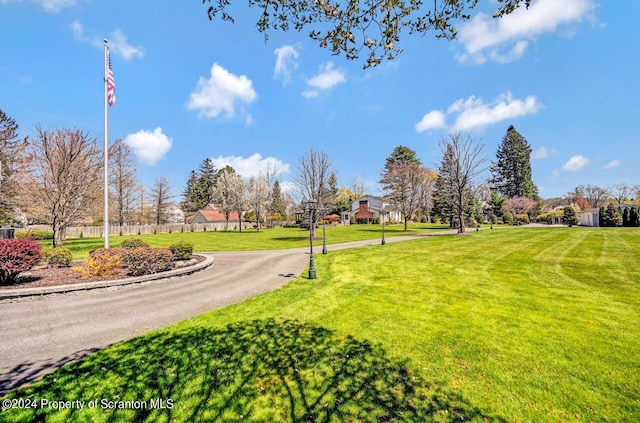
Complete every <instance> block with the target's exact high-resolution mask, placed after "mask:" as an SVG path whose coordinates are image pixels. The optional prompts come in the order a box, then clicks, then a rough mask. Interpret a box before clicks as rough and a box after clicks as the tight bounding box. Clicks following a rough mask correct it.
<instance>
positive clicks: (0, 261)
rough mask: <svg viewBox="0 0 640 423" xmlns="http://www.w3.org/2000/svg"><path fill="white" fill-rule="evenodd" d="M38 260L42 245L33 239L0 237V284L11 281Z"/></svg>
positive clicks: (40, 255) (40, 257)
mask: <svg viewBox="0 0 640 423" xmlns="http://www.w3.org/2000/svg"><path fill="white" fill-rule="evenodd" d="M40 260H42V247H40V244H38V243H37V242H36V241H34V240H33V239H31V238H24V239H0V285H5V284H8V283H13V282H14V281H15V280H16V278H17V277H18V275H19V274H20V273H22V272H26V271H27V270H29V269H31V268H32V267H33V266H35V265H36V264H38V263H39V262H40Z"/></svg>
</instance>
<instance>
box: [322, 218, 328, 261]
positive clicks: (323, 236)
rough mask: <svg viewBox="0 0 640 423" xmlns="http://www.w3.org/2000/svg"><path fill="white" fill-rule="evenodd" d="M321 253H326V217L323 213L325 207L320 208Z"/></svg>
mask: <svg viewBox="0 0 640 423" xmlns="http://www.w3.org/2000/svg"><path fill="white" fill-rule="evenodd" d="M321 211H322V254H327V231H326V226H327V219H325V215H326V214H327V209H326V208H324V207H323V208H322V209H321Z"/></svg>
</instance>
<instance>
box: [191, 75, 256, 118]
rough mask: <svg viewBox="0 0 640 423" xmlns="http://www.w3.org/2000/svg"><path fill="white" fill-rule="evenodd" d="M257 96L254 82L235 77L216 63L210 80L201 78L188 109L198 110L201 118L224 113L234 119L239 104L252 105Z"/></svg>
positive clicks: (192, 94) (241, 76)
mask: <svg viewBox="0 0 640 423" xmlns="http://www.w3.org/2000/svg"><path fill="white" fill-rule="evenodd" d="M257 97H258V96H257V94H256V92H255V91H254V89H253V82H252V81H251V80H250V79H249V78H247V76H246V75H240V76H237V75H234V74H232V73H231V72H229V71H228V70H226V69H225V68H223V67H222V66H220V65H218V64H217V63H214V64H213V66H212V67H211V77H210V78H209V79H207V78H205V77H202V76H201V77H200V79H199V80H198V84H197V86H196V89H195V90H194V91H193V92H192V93H191V94H189V101H188V102H187V109H189V110H198V111H199V116H204V117H207V118H215V117H218V116H219V115H220V114H222V113H224V117H226V118H232V117H233V116H234V115H235V113H236V106H237V105H238V103H244V104H247V105H248V104H251V103H253V102H254V101H255V100H256V98H257Z"/></svg>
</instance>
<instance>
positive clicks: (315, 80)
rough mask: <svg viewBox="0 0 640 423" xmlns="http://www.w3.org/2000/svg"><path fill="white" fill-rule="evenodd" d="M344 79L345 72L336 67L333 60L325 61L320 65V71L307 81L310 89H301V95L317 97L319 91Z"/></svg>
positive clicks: (323, 90) (327, 88)
mask: <svg viewBox="0 0 640 423" xmlns="http://www.w3.org/2000/svg"><path fill="white" fill-rule="evenodd" d="M346 80H347V74H346V73H345V72H344V71H343V70H342V69H336V67H335V65H334V64H333V62H328V63H325V64H324V65H321V66H320V72H318V74H317V75H315V76H314V77H312V78H311V79H309V80H308V81H307V85H308V86H309V87H311V89H309V90H305V91H303V92H302V95H303V96H305V97H307V98H313V97H317V96H319V95H320V93H321V92H325V91H328V90H330V89H331V88H333V87H335V86H336V85H338V84H342V83H343V82H346Z"/></svg>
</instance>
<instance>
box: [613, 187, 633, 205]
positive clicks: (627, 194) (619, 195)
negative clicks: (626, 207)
mask: <svg viewBox="0 0 640 423" xmlns="http://www.w3.org/2000/svg"><path fill="white" fill-rule="evenodd" d="M609 193H610V194H611V197H612V198H613V199H614V200H616V203H618V205H620V204H622V203H623V202H624V201H626V200H629V199H630V198H631V196H632V195H633V187H631V186H629V185H627V184H615V185H613V186H612V187H610V188H609Z"/></svg>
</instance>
